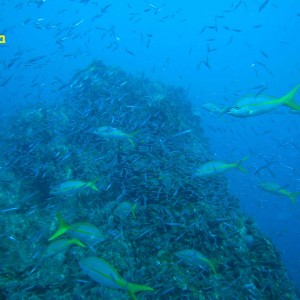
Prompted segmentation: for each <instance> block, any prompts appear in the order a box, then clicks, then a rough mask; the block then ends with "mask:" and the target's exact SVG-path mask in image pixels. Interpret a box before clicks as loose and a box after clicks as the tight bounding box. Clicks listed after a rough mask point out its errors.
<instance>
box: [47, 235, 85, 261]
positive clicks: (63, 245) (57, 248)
mask: <svg viewBox="0 0 300 300" xmlns="http://www.w3.org/2000/svg"><path fill="white" fill-rule="evenodd" d="M71 245H78V246H81V247H85V245H84V244H83V243H81V242H80V241H79V240H77V239H61V240H56V241H54V242H52V243H51V244H50V245H49V246H48V247H47V248H46V250H45V253H44V256H45V257H48V256H53V255H55V254H57V253H59V252H63V251H66V250H67V249H68V248H69V247H70V246H71Z"/></svg>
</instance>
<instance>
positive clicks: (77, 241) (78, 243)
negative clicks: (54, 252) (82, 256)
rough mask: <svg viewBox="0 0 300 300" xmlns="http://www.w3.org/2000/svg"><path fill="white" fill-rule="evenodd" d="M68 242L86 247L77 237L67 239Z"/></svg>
mask: <svg viewBox="0 0 300 300" xmlns="http://www.w3.org/2000/svg"><path fill="white" fill-rule="evenodd" d="M69 244H75V245H78V246H81V247H86V246H85V245H84V244H83V243H81V242H80V241H79V240H78V239H72V240H70V241H69Z"/></svg>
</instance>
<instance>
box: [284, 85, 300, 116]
mask: <svg viewBox="0 0 300 300" xmlns="http://www.w3.org/2000/svg"><path fill="white" fill-rule="evenodd" d="M299 89H300V84H298V85H297V86H296V87H294V88H293V89H292V90H291V91H290V92H289V93H288V94H287V95H285V96H283V97H282V98H281V100H282V104H283V105H285V106H288V107H289V108H291V109H294V110H299V111H300V105H299V104H297V103H296V101H295V96H296V94H297V92H298V90H299Z"/></svg>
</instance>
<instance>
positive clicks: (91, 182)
mask: <svg viewBox="0 0 300 300" xmlns="http://www.w3.org/2000/svg"><path fill="white" fill-rule="evenodd" d="M98 180H99V177H97V178H96V179H94V180H93V181H89V182H88V183H87V184H86V186H88V187H90V188H91V189H93V190H94V191H97V192H98V191H99V189H98V188H97V186H96V185H95V183H96V182H97V181H98Z"/></svg>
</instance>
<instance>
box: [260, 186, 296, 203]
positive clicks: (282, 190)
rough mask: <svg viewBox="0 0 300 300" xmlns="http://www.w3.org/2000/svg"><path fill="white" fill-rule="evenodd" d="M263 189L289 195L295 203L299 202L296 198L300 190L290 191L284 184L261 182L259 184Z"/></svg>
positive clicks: (278, 194) (276, 193)
mask: <svg viewBox="0 0 300 300" xmlns="http://www.w3.org/2000/svg"><path fill="white" fill-rule="evenodd" d="M258 186H259V187H260V188H261V189H262V190H264V191H266V192H268V193H271V194H274V195H277V196H285V197H288V198H289V199H290V200H291V201H292V202H293V203H294V204H297V201H296V198H297V196H299V195H300V192H289V191H287V190H286V189H285V188H284V187H283V186H281V185H279V184H278V183H275V182H268V181H264V182H260V183H259V185H258Z"/></svg>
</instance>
